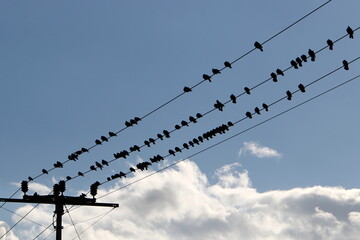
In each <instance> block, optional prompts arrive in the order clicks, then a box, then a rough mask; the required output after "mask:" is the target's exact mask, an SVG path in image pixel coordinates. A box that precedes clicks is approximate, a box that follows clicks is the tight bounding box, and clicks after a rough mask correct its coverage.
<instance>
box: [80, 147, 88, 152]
mask: <svg viewBox="0 0 360 240" xmlns="http://www.w3.org/2000/svg"><path fill="white" fill-rule="evenodd" d="M81 151H82V152H83V153H85V152H89V150H87V149H86V148H82V149H81Z"/></svg>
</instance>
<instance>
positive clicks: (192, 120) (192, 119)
mask: <svg viewBox="0 0 360 240" xmlns="http://www.w3.org/2000/svg"><path fill="white" fill-rule="evenodd" d="M189 121H190V122H193V123H197V121H196V119H195V118H194V117H193V116H190V117H189Z"/></svg>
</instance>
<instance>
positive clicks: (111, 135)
mask: <svg viewBox="0 0 360 240" xmlns="http://www.w3.org/2000/svg"><path fill="white" fill-rule="evenodd" d="M109 136H110V137H116V136H117V135H116V133H114V132H109Z"/></svg>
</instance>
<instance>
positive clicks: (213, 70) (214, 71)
mask: <svg viewBox="0 0 360 240" xmlns="http://www.w3.org/2000/svg"><path fill="white" fill-rule="evenodd" d="M211 71H212V73H213V74H214V75H216V74H220V73H221V71H220V70H219V69H216V68H213V69H211Z"/></svg>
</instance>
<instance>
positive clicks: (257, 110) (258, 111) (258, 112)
mask: <svg viewBox="0 0 360 240" xmlns="http://www.w3.org/2000/svg"><path fill="white" fill-rule="evenodd" d="M254 111H255V113H257V114H259V115H260V114H261V113H260V109H259V108H258V107H256V108H255V109H254Z"/></svg>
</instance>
